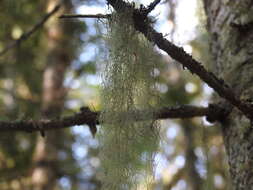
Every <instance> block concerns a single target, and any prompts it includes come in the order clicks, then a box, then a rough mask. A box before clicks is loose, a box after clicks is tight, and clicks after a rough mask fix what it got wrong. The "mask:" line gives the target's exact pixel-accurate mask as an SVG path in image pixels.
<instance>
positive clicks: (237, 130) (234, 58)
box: [204, 0, 253, 190]
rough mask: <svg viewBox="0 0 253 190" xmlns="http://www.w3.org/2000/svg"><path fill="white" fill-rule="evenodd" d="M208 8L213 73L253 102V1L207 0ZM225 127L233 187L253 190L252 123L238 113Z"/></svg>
mask: <svg viewBox="0 0 253 190" xmlns="http://www.w3.org/2000/svg"><path fill="white" fill-rule="evenodd" d="M204 7H205V11H206V14H207V28H208V30H209V32H210V33H211V36H212V37H211V50H212V54H213V58H214V61H213V65H212V68H213V71H215V72H216V74H217V75H219V76H220V77H222V78H224V79H225V81H226V82H227V83H228V84H229V85H230V86H231V87H232V88H233V89H236V93H237V94H238V95H239V96H240V98H241V99H243V100H246V101H250V102H252V98H253V85H252V82H253V75H252V73H253V65H252V62H253V56H252V55H253V51H252V49H253V43H252V42H253V1H251V0H237V1H226V0H223V1H221V0H204ZM209 68H210V67H209ZM215 101H218V100H217V98H216V99H215ZM222 127H223V138H224V143H225V147H226V152H227V156H228V161H229V166H230V175H231V179H232V183H233V185H232V186H233V188H234V189H235V190H250V189H253V168H252V167H253V134H252V131H253V130H252V129H253V128H252V123H250V121H249V120H248V119H246V118H245V117H244V116H242V115H241V113H239V112H238V111H236V110H234V111H233V112H232V114H231V115H230V117H229V119H228V121H227V122H226V123H224V124H223V125H222Z"/></svg>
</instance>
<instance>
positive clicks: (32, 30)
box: [0, 4, 60, 56]
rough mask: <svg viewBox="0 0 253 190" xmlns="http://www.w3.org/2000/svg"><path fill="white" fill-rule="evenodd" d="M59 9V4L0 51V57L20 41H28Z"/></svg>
mask: <svg viewBox="0 0 253 190" xmlns="http://www.w3.org/2000/svg"><path fill="white" fill-rule="evenodd" d="M59 9H60V4H58V5H56V6H55V7H54V9H53V10H52V11H50V12H49V13H47V14H46V15H45V16H44V17H43V18H42V19H41V20H40V21H39V22H38V23H37V24H35V25H34V26H33V27H32V28H31V29H30V30H29V31H28V32H26V33H24V34H22V35H21V36H20V37H19V38H18V39H17V40H15V41H13V42H12V43H10V44H9V45H7V46H6V47H5V48H4V49H3V50H2V51H0V56H2V55H4V54H5V53H7V52H8V51H9V50H10V49H12V48H15V47H16V46H18V45H19V44H20V43H21V42H22V41H24V40H26V39H28V38H29V37H30V36H31V35H32V34H33V33H35V32H36V31H37V30H38V29H40V28H41V27H42V26H43V25H44V24H45V22H46V21H47V20H48V19H49V18H50V17H51V16H52V15H53V14H55V13H56V12H57V11H58V10H59Z"/></svg>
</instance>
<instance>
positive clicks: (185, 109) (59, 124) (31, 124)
mask: <svg viewBox="0 0 253 190" xmlns="http://www.w3.org/2000/svg"><path fill="white" fill-rule="evenodd" d="M223 111H224V110H223V109H221V108H220V107H219V106H214V105H212V107H196V106H189V105H185V106H179V107H164V108H162V109H159V110H157V111H155V112H154V114H153V119H155V120H158V119H169V118H171V119H175V118H192V117H203V116H207V117H209V116H212V118H213V119H214V120H215V118H216V119H219V118H222V117H223V116H222V115H223V114H224V113H223ZM145 112H147V110H146V111H145V110H136V111H133V112H128V113H122V117H126V116H130V117H131V118H134V119H135V121H144V120H146V119H147V118H146V117H144V116H145ZM148 112H150V111H148ZM99 115H100V112H93V111H91V110H89V109H81V111H80V112H79V113H76V114H74V115H72V116H67V117H63V118H61V119H55V120H37V121H35V120H27V121H25V120H22V121H13V122H5V121H1V122H0V131H1V132H4V131H24V132H34V131H41V130H43V131H47V130H56V129H63V128H68V127H72V126H75V125H84V124H86V125H89V126H92V125H96V124H99ZM149 119H150V118H149Z"/></svg>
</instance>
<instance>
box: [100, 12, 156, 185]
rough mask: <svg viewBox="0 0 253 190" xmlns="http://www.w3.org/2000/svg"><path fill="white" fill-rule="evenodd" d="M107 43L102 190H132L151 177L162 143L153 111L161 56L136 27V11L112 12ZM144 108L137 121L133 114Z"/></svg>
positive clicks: (103, 105) (103, 94)
mask: <svg viewBox="0 0 253 190" xmlns="http://www.w3.org/2000/svg"><path fill="white" fill-rule="evenodd" d="M106 42H107V45H108V47H109V58H108V61H107V63H106V66H105V71H104V74H103V89H102V94H101V99H102V100H101V101H102V112H101V117H100V121H101V123H103V126H102V129H101V132H100V135H99V140H100V144H101V151H100V159H101V166H102V170H103V172H102V173H103V175H102V179H101V180H102V184H103V185H102V189H103V190H122V189H123V190H124V189H126V190H130V189H137V187H138V186H139V185H141V186H143V185H146V189H150V187H148V184H149V183H150V182H151V181H152V169H153V166H152V159H153V156H154V153H155V151H156V149H157V147H158V144H159V138H158V127H157V126H156V125H155V122H154V120H153V119H152V118H153V110H154V109H155V107H156V105H157V104H158V102H159V98H158V95H157V93H156V90H155V81H156V80H155V77H156V74H155V71H157V67H158V65H159V64H158V60H159V58H158V56H157V54H156V53H155V52H154V49H153V46H152V44H151V43H150V42H148V41H147V40H146V39H145V37H144V36H143V35H142V34H140V33H138V32H137V31H136V30H135V29H134V28H133V23H132V19H131V12H125V13H120V14H118V13H117V14H113V16H112V18H111V19H110V20H109V23H108V35H107V36H106ZM137 110H145V111H143V112H142V118H144V120H143V121H137V120H138V118H136V116H135V114H133V113H134V112H136V111H137Z"/></svg>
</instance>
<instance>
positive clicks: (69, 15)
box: [59, 14, 111, 19]
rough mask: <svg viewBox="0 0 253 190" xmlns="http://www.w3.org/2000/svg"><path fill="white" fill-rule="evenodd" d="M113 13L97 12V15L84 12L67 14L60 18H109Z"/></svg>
mask: <svg viewBox="0 0 253 190" xmlns="http://www.w3.org/2000/svg"><path fill="white" fill-rule="evenodd" d="M110 16H111V15H110V14H106V15H104V14H95V15H90V14H87V15H83V14H66V15H61V16H60V17H59V18H60V19H63V18H64V19H65V18H109V17H110Z"/></svg>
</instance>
